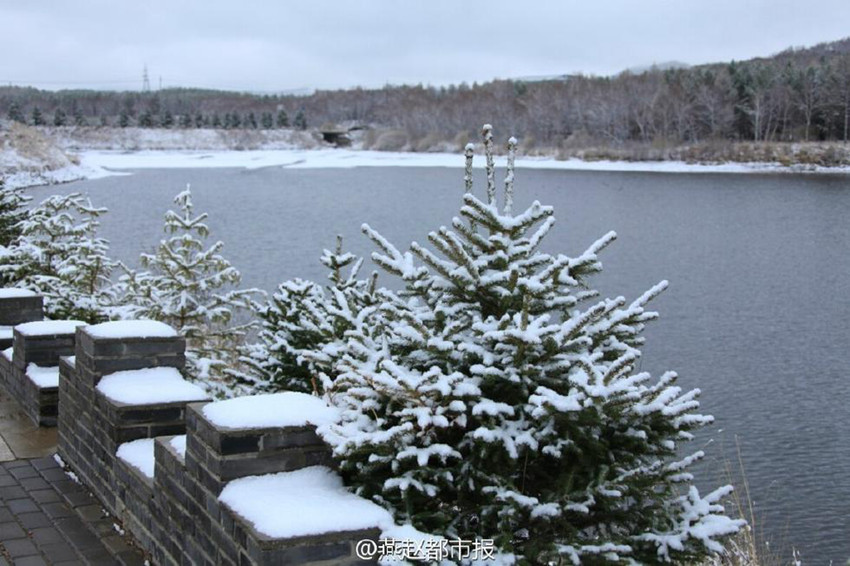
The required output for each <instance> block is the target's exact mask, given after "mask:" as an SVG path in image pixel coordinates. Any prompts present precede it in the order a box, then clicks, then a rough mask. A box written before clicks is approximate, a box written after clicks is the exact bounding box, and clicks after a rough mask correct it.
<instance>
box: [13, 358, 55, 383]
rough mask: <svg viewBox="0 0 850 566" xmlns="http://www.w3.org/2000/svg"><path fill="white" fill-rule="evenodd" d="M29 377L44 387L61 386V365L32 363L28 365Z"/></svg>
mask: <svg viewBox="0 0 850 566" xmlns="http://www.w3.org/2000/svg"><path fill="white" fill-rule="evenodd" d="M10 350H11V348H10ZM27 377H28V378H30V380H31V381H32V382H33V383H35V384H36V385H37V386H38V387H39V388H42V389H43V388H45V387H59V366H49V367H42V366H37V365H35V364H30V365H28V366H27Z"/></svg>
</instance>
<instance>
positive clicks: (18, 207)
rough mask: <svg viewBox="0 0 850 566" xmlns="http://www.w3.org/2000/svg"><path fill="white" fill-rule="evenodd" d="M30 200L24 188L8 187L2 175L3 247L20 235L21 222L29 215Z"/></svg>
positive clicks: (0, 214) (0, 227)
mask: <svg viewBox="0 0 850 566" xmlns="http://www.w3.org/2000/svg"><path fill="white" fill-rule="evenodd" d="M29 201H30V197H28V196H25V195H24V194H23V189H20V188H13V187H7V186H6V181H5V180H4V179H3V178H2V177H0V246H2V247H3V248H6V247H8V246H9V245H10V244H11V243H12V242H13V241H15V239H16V238H17V237H18V236H20V234H21V226H20V223H21V221H22V220H23V219H24V218H26V216H27V209H26V203H27V202H29Z"/></svg>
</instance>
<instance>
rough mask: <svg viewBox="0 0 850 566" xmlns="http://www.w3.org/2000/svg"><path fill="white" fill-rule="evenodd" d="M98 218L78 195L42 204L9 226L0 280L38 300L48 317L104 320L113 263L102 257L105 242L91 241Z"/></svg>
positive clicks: (111, 300)
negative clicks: (10, 232)
mask: <svg viewBox="0 0 850 566" xmlns="http://www.w3.org/2000/svg"><path fill="white" fill-rule="evenodd" d="M15 198H18V197H13V198H12V199H11V200H12V201H14V200H15ZM104 213H106V209H105V208H95V207H94V206H92V204H91V201H90V200H89V199H88V198H85V197H83V196H82V195H80V194H79V193H72V194H70V195H65V196H60V195H55V196H51V197H49V198H47V199H45V200H44V201H42V202H41V203H40V204H39V205H38V206H37V207H35V208H34V209H32V210H31V211H29V212H28V213H27V214H26V215H25V217H24V218H23V219H22V220H21V221H20V222H18V223H16V224H15V225H14V230H18V231H19V233H18V234H17V237H16V238H15V239H14V240H13V241H12V242H11V243H10V245H9V246H8V248H7V253H6V254H5V255H3V256H0V276H2V279H3V280H4V281H5V282H6V283H7V284H12V285H15V286H18V287H24V288H27V289H30V290H32V291H35V292H37V293H39V294H41V295H43V296H44V308H45V312H46V314H47V315H48V316H49V317H50V318H55V319H76V320H85V321H87V322H90V323H96V322H102V321H103V320H106V319H107V318H108V317H109V313H110V312H111V307H112V305H113V304H114V302H115V296H114V293H113V288H112V284H111V282H110V279H109V276H110V273H111V272H112V270H113V269H114V267H115V265H116V264H115V262H113V261H112V260H110V259H109V257H108V256H107V253H108V251H109V242H107V241H106V240H104V239H103V238H99V237H98V236H97V229H98V226H99V225H100V222H99V220H98V219H99V218H100V217H101V216H102V215H103V214H104Z"/></svg>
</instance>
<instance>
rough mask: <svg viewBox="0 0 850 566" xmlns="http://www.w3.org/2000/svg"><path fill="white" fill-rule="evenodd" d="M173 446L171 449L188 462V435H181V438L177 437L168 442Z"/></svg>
mask: <svg viewBox="0 0 850 566" xmlns="http://www.w3.org/2000/svg"><path fill="white" fill-rule="evenodd" d="M168 443H169V444H171V447H172V448H174V451H175V452H177V455H178V456H180V458H181V459H182V460H183V461H185V460H186V435H185V434H181V435H179V436H175V437H174V438H172V439H171V440H169V441H168Z"/></svg>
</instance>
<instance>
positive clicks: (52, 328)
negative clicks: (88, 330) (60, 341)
mask: <svg viewBox="0 0 850 566" xmlns="http://www.w3.org/2000/svg"><path fill="white" fill-rule="evenodd" d="M85 325H86V323H85V322H83V321H82V320H39V321H36V322H25V323H23V324H19V325H17V326H16V327H15V328H16V329H17V331H18V332H20V333H21V334H23V335H24V336H52V335H54V334H73V333H74V332H76V331H77V327H78V326H85Z"/></svg>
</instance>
